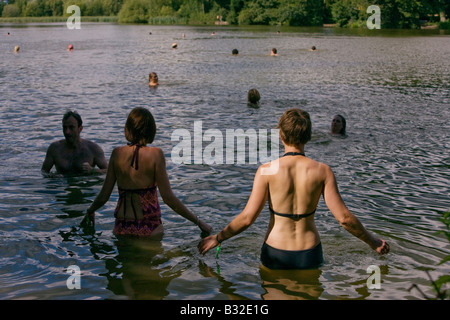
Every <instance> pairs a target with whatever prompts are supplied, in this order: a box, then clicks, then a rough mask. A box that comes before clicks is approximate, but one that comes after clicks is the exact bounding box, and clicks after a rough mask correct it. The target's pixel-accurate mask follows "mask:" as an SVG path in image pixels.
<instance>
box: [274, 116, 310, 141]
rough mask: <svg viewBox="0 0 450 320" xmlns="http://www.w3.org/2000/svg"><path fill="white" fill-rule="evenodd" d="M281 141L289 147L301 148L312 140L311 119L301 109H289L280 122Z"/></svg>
mask: <svg viewBox="0 0 450 320" xmlns="http://www.w3.org/2000/svg"><path fill="white" fill-rule="evenodd" d="M278 129H280V138H281V140H282V141H283V142H284V143H285V144H286V145H289V146H295V147H299V146H300V145H304V144H306V143H307V142H308V141H309V140H311V118H310V116H309V113H308V112H306V111H303V110H301V109H297V108H295V109H289V110H287V111H285V112H284V113H283V115H282V116H281V118H280V120H279V121H278Z"/></svg>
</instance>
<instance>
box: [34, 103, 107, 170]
mask: <svg viewBox="0 0 450 320" xmlns="http://www.w3.org/2000/svg"><path fill="white" fill-rule="evenodd" d="M62 125H63V133H64V138H65V139H63V140H59V141H56V142H53V143H52V144H50V146H49V147H48V149H47V154H46V156H45V160H44V163H43V164H42V169H41V170H42V172H43V173H50V170H51V169H52V167H53V166H55V167H56V171H57V172H58V173H62V174H94V173H105V172H106V170H107V169H108V162H107V161H106V158H105V155H104V153H103V150H102V148H100V146H99V145H97V144H96V143H94V142H92V141H89V140H85V139H81V137H80V133H81V131H82V130H83V121H82V119H81V117H80V115H79V114H78V113H76V112H73V111H68V112H66V113H65V114H64V117H63V120H62ZM95 166H97V167H98V168H96V167H95Z"/></svg>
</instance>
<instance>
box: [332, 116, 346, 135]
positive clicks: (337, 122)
mask: <svg viewBox="0 0 450 320" xmlns="http://www.w3.org/2000/svg"><path fill="white" fill-rule="evenodd" d="M346 127H347V121H345V118H344V117H343V116H341V115H340V114H337V115H335V116H334V117H333V120H331V129H330V134H332V135H335V136H341V137H343V138H344V137H346V136H347V133H346Z"/></svg>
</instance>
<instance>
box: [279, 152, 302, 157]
mask: <svg viewBox="0 0 450 320" xmlns="http://www.w3.org/2000/svg"><path fill="white" fill-rule="evenodd" d="M284 156H305V154H304V153H303V152H286V153H285V154H283V157H284Z"/></svg>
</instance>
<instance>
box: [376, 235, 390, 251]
mask: <svg viewBox="0 0 450 320" xmlns="http://www.w3.org/2000/svg"><path fill="white" fill-rule="evenodd" d="M374 249H375V251H376V252H378V253H379V254H381V255H382V254H387V253H389V250H390V247H389V244H388V243H387V242H386V241H384V240H381V239H378V244H377V246H376V248H374Z"/></svg>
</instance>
